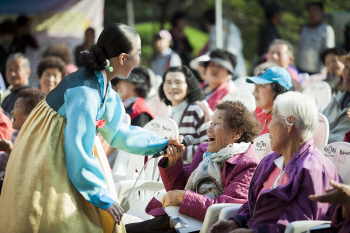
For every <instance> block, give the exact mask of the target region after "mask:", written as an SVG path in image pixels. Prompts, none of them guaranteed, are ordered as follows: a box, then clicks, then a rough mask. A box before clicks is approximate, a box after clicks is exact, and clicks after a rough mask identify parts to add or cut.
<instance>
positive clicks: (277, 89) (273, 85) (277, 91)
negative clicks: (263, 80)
mask: <svg viewBox="0 0 350 233" xmlns="http://www.w3.org/2000/svg"><path fill="white" fill-rule="evenodd" d="M270 84H271V88H272V90H273V92H274V93H275V97H273V100H275V99H276V97H277V96H279V95H281V94H283V93H286V92H287V91H288V90H287V89H286V88H284V87H282V86H281V85H279V84H278V83H275V82H273V83H270Z"/></svg>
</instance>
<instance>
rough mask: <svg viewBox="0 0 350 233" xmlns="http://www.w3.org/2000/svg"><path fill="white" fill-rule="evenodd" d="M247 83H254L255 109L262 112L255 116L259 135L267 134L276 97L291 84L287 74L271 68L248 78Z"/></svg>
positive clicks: (281, 69)
mask: <svg viewBox="0 0 350 233" xmlns="http://www.w3.org/2000/svg"><path fill="white" fill-rule="evenodd" d="M246 81H247V82H248V83H255V90H254V97H255V103H256V107H257V108H260V109H262V110H263V111H262V112H260V113H257V114H256V118H257V119H258V120H259V122H260V124H261V131H260V134H259V135H262V134H266V133H269V132H270V130H269V129H268V126H269V124H270V122H271V112H272V108H273V103H274V100H275V99H276V97H277V96H278V95H280V94H283V93H285V92H287V91H289V90H290V88H291V87H292V82H291V78H290V75H289V73H288V72H287V70H286V69H285V68H282V67H278V66H275V67H271V68H267V69H266V70H265V71H262V72H261V73H260V74H259V75H258V76H255V77H249V78H247V80H246Z"/></svg>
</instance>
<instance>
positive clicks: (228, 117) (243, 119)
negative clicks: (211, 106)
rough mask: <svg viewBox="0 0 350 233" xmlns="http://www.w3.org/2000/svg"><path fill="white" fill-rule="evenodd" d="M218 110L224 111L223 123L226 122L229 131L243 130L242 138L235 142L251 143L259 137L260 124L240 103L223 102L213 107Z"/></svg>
mask: <svg viewBox="0 0 350 233" xmlns="http://www.w3.org/2000/svg"><path fill="white" fill-rule="evenodd" d="M215 108H216V109H218V110H224V111H225V112H226V114H225V121H226V122H228V124H229V126H230V128H231V130H233V131H237V130H239V129H241V128H242V129H243V130H244V132H243V134H242V136H241V137H240V138H239V139H238V140H237V143H240V142H251V143H253V141H254V138H256V137H257V136H258V135H259V132H260V127H261V126H260V123H259V121H258V120H257V119H256V118H255V117H254V115H253V114H252V113H251V112H250V111H249V110H248V109H247V108H246V107H245V106H244V104H243V103H242V102H240V101H223V102H221V103H219V104H218V105H216V106H215Z"/></svg>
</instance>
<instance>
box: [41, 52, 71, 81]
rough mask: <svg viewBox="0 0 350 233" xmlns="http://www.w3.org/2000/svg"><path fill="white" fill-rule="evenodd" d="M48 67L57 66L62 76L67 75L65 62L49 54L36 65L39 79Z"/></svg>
mask: <svg viewBox="0 0 350 233" xmlns="http://www.w3.org/2000/svg"><path fill="white" fill-rule="evenodd" d="M48 68H57V69H58V70H59V71H60V72H61V74H62V78H64V77H66V75H67V70H66V63H64V61H63V60H62V59H61V58H59V57H55V56H49V57H45V58H44V59H43V60H42V61H41V62H40V63H39V65H38V68H37V70H36V72H37V74H38V78H39V79H40V78H41V76H42V75H43V73H44V71H45V70H46V69H48Z"/></svg>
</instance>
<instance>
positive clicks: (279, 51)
mask: <svg viewBox="0 0 350 233" xmlns="http://www.w3.org/2000/svg"><path fill="white" fill-rule="evenodd" d="M293 51H294V48H293V46H292V44H291V43H289V42H288V41H287V40H282V39H276V40H274V41H272V42H271V44H270V45H269V49H268V51H267V57H266V59H267V62H273V63H275V64H277V65H278V66H280V67H283V68H285V69H286V70H288V73H289V74H290V77H291V78H292V85H293V88H292V90H293V91H302V87H301V85H300V84H299V82H300V79H299V75H298V72H297V71H296V70H295V69H294V68H292V67H291V66H290V65H291V64H293V62H294V55H293Z"/></svg>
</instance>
